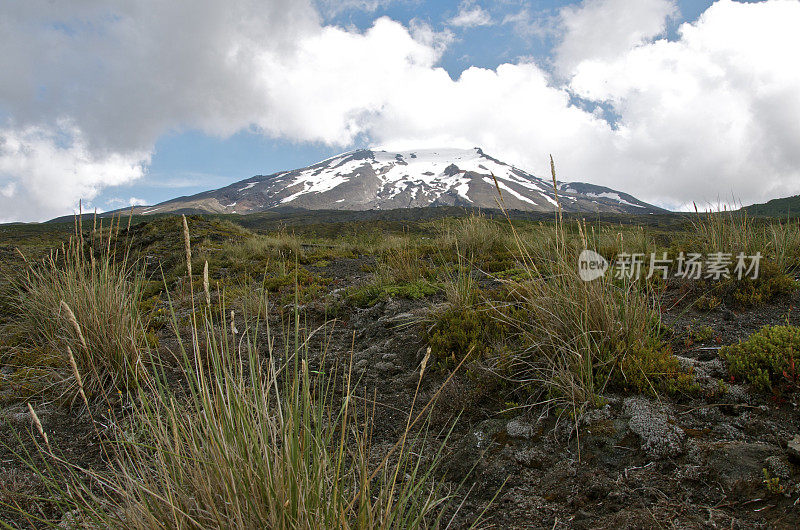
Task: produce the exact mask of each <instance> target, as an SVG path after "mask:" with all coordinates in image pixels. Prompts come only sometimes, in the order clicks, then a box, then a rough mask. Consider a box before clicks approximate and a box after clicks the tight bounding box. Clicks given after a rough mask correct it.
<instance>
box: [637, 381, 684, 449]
mask: <svg viewBox="0 0 800 530" xmlns="http://www.w3.org/2000/svg"><path fill="white" fill-rule="evenodd" d="M622 407H623V412H624V413H625V414H626V415H627V416H630V420H629V421H628V428H629V429H630V430H631V431H633V432H634V433H636V434H638V435H639V437H640V438H641V440H642V450H644V451H645V452H646V453H647V454H648V456H650V457H651V458H654V459H660V458H666V457H671V456H678V455H680V454H681V453H682V452H683V440H684V438H685V437H686V435H685V433H684V432H683V430H682V429H681V428H680V427H678V426H676V425H674V423H672V422H671V421H670V418H669V416H668V414H667V412H666V411H665V410H664V409H663V408H662V407H661V406H660V405H658V404H657V403H654V402H652V401H650V400H648V399H645V398H643V397H638V396H636V397H629V398H627V399H626V400H625V402H624V403H623V406H622Z"/></svg>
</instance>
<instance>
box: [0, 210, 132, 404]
mask: <svg viewBox="0 0 800 530" xmlns="http://www.w3.org/2000/svg"><path fill="white" fill-rule="evenodd" d="M117 223H119V220H117ZM117 230H118V226H117ZM113 231H114V230H113V222H112V229H111V230H108V231H105V232H104V231H103V229H102V226H101V227H100V229H99V230H93V231H92V236H91V238H90V239H89V240H88V241H86V240H84V237H83V235H82V233H81V232H80V231H79V230H78V229H77V228H76V233H75V235H74V236H73V237H72V238H71V239H70V242H69V244H68V245H67V246H65V247H62V249H60V250H59V251H56V252H52V253H51V254H50V255H49V256H48V257H47V258H45V259H44V260H43V261H41V262H39V263H30V264H29V265H28V268H27V270H26V271H25V272H24V273H22V274H20V275H19V276H18V277H17V278H15V279H14V280H13V281H12V293H13V294H12V297H13V299H14V302H15V304H16V306H17V312H16V316H15V318H14V320H13V322H12V323H11V324H10V326H9V328H10V330H11V332H12V333H13V334H14V335H15V336H17V337H24V342H20V344H18V345H17V346H16V348H17V350H18V351H17V354H16V358H17V359H18V360H27V361H28V362H30V361H31V359H32V356H33V354H34V353H35V352H40V353H41V352H44V353H42V354H41V355H39V358H40V360H42V362H43V364H45V365H47V366H48V367H53V368H54V369H60V368H62V367H63V368H67V369H66V370H64V371H63V373H64V374H65V379H64V381H65V382H68V383H71V384H75V383H77V381H76V380H75V378H74V370H70V369H69V366H70V364H74V365H75V366H77V370H78V371H79V373H80V374H82V382H81V387H82V389H84V390H85V392H86V393H87V394H90V395H95V394H98V393H102V392H104V391H108V390H122V389H129V388H134V387H136V386H137V385H138V384H139V383H140V382H141V380H142V378H143V377H145V374H146V372H145V369H144V364H143V358H142V351H143V346H144V343H145V341H146V337H145V333H144V327H143V325H142V320H141V317H140V313H139V302H140V301H141V297H142V286H143V284H144V282H143V276H142V274H141V272H139V271H138V270H137V269H136V268H135V267H133V266H130V265H128V264H127V263H126V262H125V261H123V262H122V263H120V262H118V261H116V260H115V259H114V255H115V250H114V246H115V245H116V238H114V236H113V234H112V232H113ZM87 239H88V238H87ZM68 352H71V354H68ZM70 357H71V358H72V360H70ZM53 359H58V362H53ZM12 362H13V361H12ZM34 362H36V361H34ZM28 367H30V365H29V366H28Z"/></svg>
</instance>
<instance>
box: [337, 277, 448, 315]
mask: <svg viewBox="0 0 800 530" xmlns="http://www.w3.org/2000/svg"><path fill="white" fill-rule="evenodd" d="M439 290H440V287H439V285H437V284H435V283H431V282H429V281H428V280H417V281H415V282H407V283H390V284H381V283H372V284H369V285H365V286H363V287H359V288H357V289H355V290H353V291H351V292H350V293H349V294H348V296H347V299H348V301H349V302H350V303H351V304H353V305H354V306H356V307H360V308H365V307H372V306H374V305H375V304H377V303H378V302H382V301H385V300H388V299H389V298H405V299H408V300H418V299H420V298H425V297H426V296H432V295H434V294H436V293H438V292H439Z"/></svg>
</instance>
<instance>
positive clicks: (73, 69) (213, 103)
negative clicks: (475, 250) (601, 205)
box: [0, 0, 800, 220]
mask: <svg viewBox="0 0 800 530" xmlns="http://www.w3.org/2000/svg"><path fill="white" fill-rule="evenodd" d="M642 3H643V4H646V5H647V6H649V8H647V9H644V8H641V9H640V8H638V7H634V4H633V3H626V4H625V5H626V6H627V7H629V8H630V10H631V11H632V13H631V14H630V16H628V15H627V14H625V13H620V11H619V10H620V9H621V8H620V3H619V1H618V0H595V1H592V0H587V1H586V2H585V3H584V4H582V9H583V10H585V11H582V10H581V9H570V10H568V11H564V12H562V15H561V18H562V20H564V23H565V31H564V43H562V44H561V45H560V46H559V48H558V55H557V56H556V60H557V61H560V62H558V63H557V65H558V66H559V72H560V74H561V75H563V74H564V73H565V72H568V73H569V76H568V77H567V78H566V79H567V81H560V80H559V79H561V77H559V78H553V77H552V76H551V75H550V73H549V72H548V71H547V70H546V69H544V68H543V67H542V66H540V65H537V64H535V63H533V62H520V63H518V64H504V65H500V66H499V67H498V68H496V69H493V70H492V69H485V68H476V67H473V68H469V69H468V70H466V71H464V72H463V73H462V74H461V76H460V77H459V78H458V79H455V80H453V79H451V77H450V75H449V74H448V73H447V72H446V71H445V70H444V69H442V68H440V67H438V66H437V64H438V61H439V60H440V58H441V56H442V53H443V52H444V50H445V49H446V47H447V45H448V44H449V43H450V42H451V41H452V39H453V35H452V33H450V32H448V31H445V32H436V31H434V30H433V29H432V28H430V27H429V26H426V25H424V24H422V23H414V24H412V27H411V28H407V27H404V26H403V25H401V24H399V23H397V22H394V21H391V20H389V19H387V18H381V19H378V20H377V21H375V23H374V25H373V26H372V27H371V28H370V29H368V30H367V31H364V32H359V31H356V30H348V29H343V28H340V27H334V26H326V25H324V24H323V23H321V22H320V19H319V16H318V13H317V12H316V11H315V10H314V9H313V8H312V6H311V5H310V4H308V3H307V2H300V1H294V0H273V1H270V2H260V1H257V0H235V1H232V2H228V3H225V4H224V5H223V4H222V3H217V2H214V1H212V0H205V1H204V2H203V3H202V5H201V6H197V5H196V2H189V1H188V0H186V1H183V2H178V1H175V2H169V3H164V2H160V1H156V0H150V1H149V2H147V1H145V2H136V3H128V2H122V1H121V0H120V1H119V2H111V1H110V0H109V1H108V2H100V0H84V1H83V2H81V3H79V4H76V5H77V7H75V6H69V8H67V7H66V6H62V4H59V3H55V4H51V3H48V2H47V1H46V0H31V1H30V2H26V3H4V4H2V6H1V7H0V15H3V16H0V48H2V49H4V50H9V52H8V53H4V54H0V71H3V72H4V73H6V72H7V73H8V75H3V76H2V77H0V112H4V113H6V115H7V116H10V118H9V119H8V120H7V121H6V123H5V124H3V123H2V122H0V138H2V139H3V140H2V142H3V143H2V144H0V212H2V213H0V218H2V219H3V220H11V219H26V220H30V219H43V218H47V217H52V216H55V215H59V214H63V213H68V212H69V211H70V210H71V209H72V207H73V205H74V204H75V203H76V202H77V199H78V198H80V197H83V198H92V197H96V196H97V193H98V192H99V190H101V189H102V188H103V187H104V186H113V185H118V184H121V183H130V182H131V181H133V180H135V179H137V178H139V177H140V176H141V175H142V174H143V173H144V172H145V170H146V166H147V163H148V161H149V158H150V156H151V154H152V151H153V146H154V145H155V141H156V140H157V138H158V137H159V136H161V135H162V134H164V133H166V132H169V131H174V130H181V129H189V128H195V129H200V130H202V131H204V132H206V133H208V134H213V135H220V136H225V135H229V134H232V133H234V132H236V131H239V130H242V129H250V130H258V131H261V132H263V133H264V134H268V135H271V136H276V137H283V138H288V139H291V140H296V141H319V142H325V143H328V144H336V145H341V146H342V147H343V148H344V147H345V146H347V145H348V144H349V143H350V142H352V141H353V140H354V139H356V138H365V137H367V138H370V139H372V140H373V141H375V142H377V143H381V144H384V145H387V146H407V147H412V148H414V147H420V146H426V145H427V146H431V145H439V146H441V145H461V146H473V145H481V146H482V147H484V148H485V149H486V151H487V152H489V153H492V154H496V156H499V157H501V158H504V159H507V160H509V161H511V162H515V163H518V164H520V165H522V166H523V167H526V168H528V169H531V170H533V171H534V172H536V173H539V174H547V172H548V170H549V168H548V159H547V155H548V153H553V155H554V156H555V157H556V163H557V165H558V170H559V176H560V177H562V178H564V179H571V180H585V181H590V182H597V183H602V184H605V185H609V186H612V187H616V188H618V189H621V190H623V191H626V192H630V193H633V194H634V195H637V196H640V197H641V198H642V199H645V200H650V201H658V202H660V203H662V204H676V205H677V204H682V203H685V202H687V201H691V200H692V199H699V200H704V199H708V200H714V199H716V198H717V197H721V198H722V199H727V198H728V197H729V196H730V195H731V194H733V195H735V196H736V197H739V198H740V199H742V200H743V201H750V200H759V199H764V198H768V197H770V196H776V195H781V194H789V193H797V191H798V185H799V184H800V182H799V181H800V174H799V173H798V172H799V171H800V170H798V168H800V150H798V149H797V148H796V146H797V145H800V79H799V77H798V76H800V73H798V70H797V69H796V68H794V67H793V65H794V62H795V58H794V57H793V56H792V55H793V54H794V53H795V50H797V49H800V42H799V41H798V38H799V37H798V34H797V32H796V31H795V28H796V27H798V26H800V2H796V1H781V0H768V1H767V2H763V3H758V4H740V3H737V2H732V1H730V0H721V1H719V2H717V3H716V4H714V5H713V6H712V7H711V8H709V10H708V11H707V12H706V13H705V14H704V15H703V17H702V18H701V19H700V20H699V21H697V22H696V23H694V24H686V25H683V26H682V27H681V29H680V34H679V39H678V40H676V41H675V42H669V41H666V40H653V38H654V37H655V36H657V35H659V34H660V33H661V32H662V31H663V27H664V26H663V25H664V21H665V20H666V17H668V16H670V14H671V13H672V9H673V7H674V6H673V4H672V3H671V2H663V1H661V2H656V1H655V0H643V2H642ZM636 4H638V2H637V3H636ZM598 6H605V8H604V9H606V10H608V12H609V13H612V14H613V13H617V15H619V16H620V17H621V18H620V19H619V20H618V21H617V25H616V26H614V25H611V26H609V25H608V24H607V23H606V22H607V20H609V18H608V16H607V14H606V13H605V12H603V13H599V14H598V12H597V9H599V8H598ZM466 8H468V9H471V8H473V4H469V5H467V6H466ZM42 13H46V16H43V15H42ZM601 15H602V16H601ZM592 17H595V20H596V21H597V22H596V23H597V25H598V26H603V25H604V24H605V27H606V28H607V29H608V28H611V29H614V28H615V27H616V28H617V29H618V31H616V32H615V33H614V34H613V35H609V41H610V44H609V45H608V46H607V47H606V46H603V45H602V43H600V44H597V45H596V46H594V47H593V46H590V45H589V44H587V43H592V42H599V41H596V40H595V39H596V38H597V39H599V37H597V36H598V35H600V34H601V32H600V33H598V32H595V31H594V30H593V29H592V27H591V23H590V22H589V21H590V19H591V18H592ZM597 17H599V18H597ZM509 23H510V22H509ZM587 24H588V26H587ZM581 27H583V28H586V32H585V36H586V39H585V41H584V42H582V43H581V42H578V41H576V40H575V39H577V38H578V33H576V32H577V31H579V28H581ZM574 95H578V96H580V97H581V98H583V100H584V101H585V102H588V105H589V107H591V103H592V102H593V101H594V102H597V103H603V104H605V105H608V106H610V107H611V109H612V110H613V111H614V112H615V113H616V114H617V115H618V116H619V120H618V124H617V125H618V128H616V129H615V128H612V127H611V126H610V125H609V124H608V123H607V122H606V121H604V120H603V119H602V118H601V115H602V114H601V113H599V112H594V111H593V110H595V109H591V108H589V109H588V110H583V109H582V108H578V107H576V106H574V105H573V104H572V100H573V98H572V96H574Z"/></svg>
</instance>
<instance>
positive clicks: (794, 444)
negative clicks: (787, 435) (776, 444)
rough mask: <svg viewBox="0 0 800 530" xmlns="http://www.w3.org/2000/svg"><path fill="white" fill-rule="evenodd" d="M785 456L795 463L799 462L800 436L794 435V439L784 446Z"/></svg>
mask: <svg viewBox="0 0 800 530" xmlns="http://www.w3.org/2000/svg"><path fill="white" fill-rule="evenodd" d="M786 454H788V455H789V458H791V459H793V460H794V461H795V462H800V434H795V435H794V438H792V439H791V440H789V443H788V444H786Z"/></svg>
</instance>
